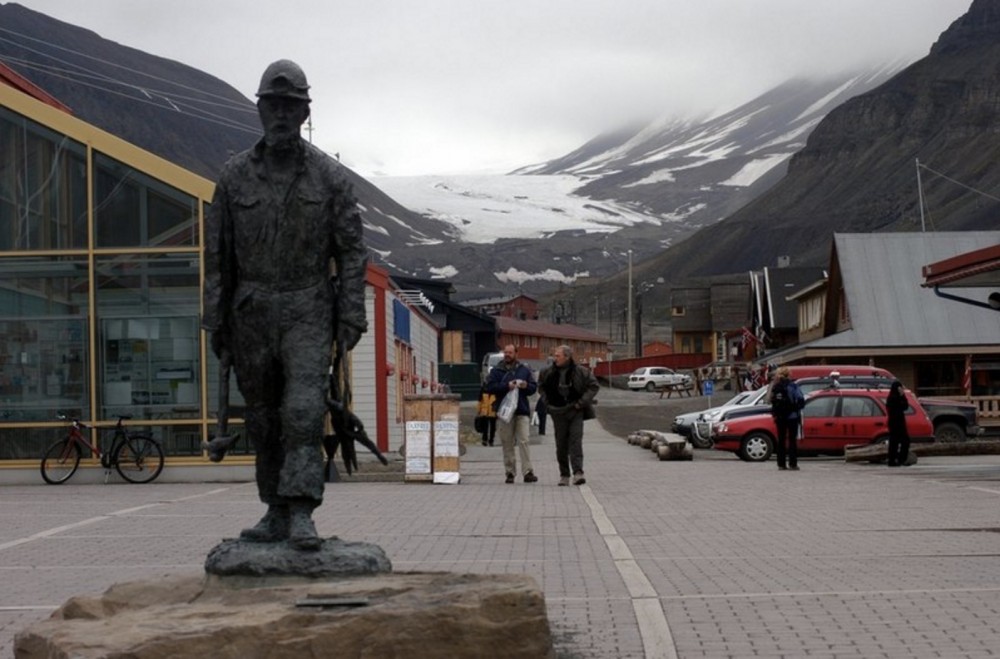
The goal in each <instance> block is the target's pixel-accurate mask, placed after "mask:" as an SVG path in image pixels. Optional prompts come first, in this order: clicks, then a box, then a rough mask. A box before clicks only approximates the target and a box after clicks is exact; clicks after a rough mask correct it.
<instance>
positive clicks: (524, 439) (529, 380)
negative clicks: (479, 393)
mask: <svg viewBox="0 0 1000 659" xmlns="http://www.w3.org/2000/svg"><path fill="white" fill-rule="evenodd" d="M486 391H488V392H489V393H491V394H493V395H494V396H496V401H495V402H494V405H496V406H497V409H498V408H499V406H500V404H501V403H502V402H503V399H504V397H505V396H506V395H507V394H508V393H509V392H514V395H516V396H517V409H516V411H515V412H514V417H513V418H512V419H511V420H510V422H505V421H504V420H503V419H497V434H498V435H500V445H501V446H502V447H503V466H504V470H505V471H506V473H507V479H506V482H507V483H513V482H514V475H515V474H516V473H517V460H516V459H515V454H514V448H515V445H516V447H517V453H518V454H519V455H520V458H521V473H522V474H523V475H524V482H525V483H534V482H536V481H537V480H538V477H537V476H535V472H534V471H533V470H532V468H531V452H530V451H529V449H528V426H529V425H530V421H531V403H530V402H529V401H528V397H529V396H531V395H532V394H534V393H535V392H536V391H538V383H537V382H535V376H534V375H533V374H532V372H531V369H530V368H529V367H528V366H526V365H525V364H522V363H521V362H519V361H518V360H517V348H515V347H514V346H513V345H507V346H504V349H503V361H501V362H500V363H499V364H497V365H496V366H494V367H493V368H492V369H491V370H490V376H489V377H488V378H487V379H486Z"/></svg>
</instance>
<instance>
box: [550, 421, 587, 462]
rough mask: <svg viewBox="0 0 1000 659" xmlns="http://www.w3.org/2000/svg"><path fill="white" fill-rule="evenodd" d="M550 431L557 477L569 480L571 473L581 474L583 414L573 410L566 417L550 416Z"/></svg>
mask: <svg viewBox="0 0 1000 659" xmlns="http://www.w3.org/2000/svg"><path fill="white" fill-rule="evenodd" d="M552 429H553V433H554V434H555V438H556V461H557V462H558V463H559V475H560V476H561V477H563V478H569V476H570V468H572V473H574V474H582V473H583V412H581V411H579V410H574V411H573V412H571V413H570V414H569V415H568V416H563V415H562V414H558V415H557V414H553V415H552Z"/></svg>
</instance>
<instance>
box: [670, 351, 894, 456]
mask: <svg viewBox="0 0 1000 659" xmlns="http://www.w3.org/2000/svg"><path fill="white" fill-rule="evenodd" d="M788 370H789V376H790V377H791V378H792V379H793V380H795V381H796V382H797V383H798V385H799V387H800V388H801V389H802V393H803V394H807V393H809V392H811V391H815V390H817V389H825V388H827V387H836V386H841V387H850V388H858V387H868V386H883V385H884V386H885V387H886V388H887V389H888V387H889V385H890V384H892V381H893V379H894V377H893V375H892V373H890V372H889V371H887V370H885V369H884V368H875V367H871V366H857V365H854V364H844V365H830V364H826V365H820V366H817V365H812V364H807V365H803V366H790V367H789V368H788ZM768 391H769V387H761V388H759V389H755V390H754V391H751V392H746V393H748V394H749V395H747V396H746V397H744V398H742V399H740V400H738V401H736V399H735V398H734V399H733V400H734V401H736V402H735V404H731V403H733V401H730V403H726V404H725V405H721V406H719V407H713V408H711V409H708V410H705V411H704V412H698V413H693V414H694V420H692V421H691V422H690V423H691V427H690V429H689V434H687V435H685V436H686V437H688V438H689V439H690V440H691V443H692V444H694V445H695V446H697V447H698V448H709V447H710V446H711V445H712V435H713V426H714V425H715V424H717V423H719V422H720V421H723V420H725V419H733V418H738V417H742V416H752V415H754V414H761V413H764V412H769V411H770V406H769V405H768V403H767V393H768ZM679 418H680V417H678V419H679ZM684 421H685V422H686V421H687V419H685V420H684ZM674 425H677V426H679V423H678V420H677V419H674ZM674 432H677V431H676V430H675V431H674Z"/></svg>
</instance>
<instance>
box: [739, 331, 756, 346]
mask: <svg viewBox="0 0 1000 659" xmlns="http://www.w3.org/2000/svg"><path fill="white" fill-rule="evenodd" d="M753 343H759V341H758V339H757V337H756V336H754V334H753V332H751V331H750V330H748V329H747V328H746V327H742V328H740V347H741V348H743V349H744V350H746V348H747V346H749V345H751V344H753Z"/></svg>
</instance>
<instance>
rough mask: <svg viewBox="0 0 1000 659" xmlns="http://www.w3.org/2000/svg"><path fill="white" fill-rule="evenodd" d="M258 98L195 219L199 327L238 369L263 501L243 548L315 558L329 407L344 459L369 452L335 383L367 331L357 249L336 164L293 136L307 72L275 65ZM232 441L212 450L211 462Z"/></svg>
mask: <svg viewBox="0 0 1000 659" xmlns="http://www.w3.org/2000/svg"><path fill="white" fill-rule="evenodd" d="M257 97H258V101H257V109H258V113H259V115H260V120H261V124H262V125H263V129H264V137H263V139H261V140H260V141H259V142H258V143H257V144H256V145H255V146H254V147H253V148H251V149H249V150H248V151H245V152H243V153H241V154H239V155H236V156H234V157H233V158H232V159H231V160H230V161H229V162H228V163H226V166H225V168H224V169H223V171H222V174H221V175H220V178H219V182H218V185H217V186H216V189H215V197H214V198H213V200H212V206H211V208H210V209H209V211H208V215H207V217H206V221H205V228H206V234H205V260H204V262H205V288H204V319H203V327H204V328H205V329H206V330H208V331H209V332H211V345H212V350H213V351H214V352H215V354H216V355H217V356H218V358H219V361H220V364H222V365H223V367H222V372H223V375H225V374H226V373H227V372H228V365H229V364H231V365H232V368H233V369H234V370H235V372H236V382H237V385H238V386H239V388H240V391H241V392H242V394H243V397H244V399H245V401H246V414H245V420H246V429H245V432H246V434H247V435H248V437H249V439H250V441H251V442H252V443H253V446H254V449H255V451H256V477H257V489H258V492H259V495H260V499H261V501H263V502H264V503H265V504H267V512H266V513H265V514H264V516H263V518H262V519H261V520H260V521H259V522H258V523H257V524H256V525H255V526H253V527H250V528H248V529H244V530H243V531H242V532H241V534H240V540H242V541H246V542H251V543H270V542H282V541H286V540H287V542H288V545H289V546H291V547H292V548H294V549H297V550H317V549H319V548H320V547H321V545H322V543H323V541H322V540H321V539H320V537H319V536H318V535H317V533H316V527H315V525H314V524H313V520H312V512H313V510H314V509H315V508H316V507H317V506H319V505H320V504H321V503H322V501H323V486H324V455H323V445H322V438H323V434H324V432H323V430H324V427H323V426H324V415H325V413H326V412H327V410H330V411H331V414H332V416H333V422H334V423H333V425H334V428H335V431H336V432H337V434H338V440H339V443H340V445H341V447H342V453H343V456H344V458H345V460H346V459H348V458H353V441H355V440H357V441H361V442H362V443H365V444H366V445H368V446H369V448H372V449H373V450H375V449H374V445H373V444H372V443H371V442H370V440H368V438H367V435H365V434H364V428H363V426H361V424H360V421H358V420H357V417H355V416H354V415H353V414H351V413H350V411H349V402H350V401H349V396H350V394H349V388H346V387H345V382H344V381H345V378H343V377H342V376H343V364H342V362H343V356H344V354H345V353H346V352H347V351H350V350H351V349H352V348H353V347H354V346H355V345H356V344H357V343H358V340H359V339H360V338H361V335H362V334H363V333H364V332H365V331H366V330H367V322H366V320H365V305H364V291H365V264H366V253H367V252H366V248H365V245H364V242H363V239H362V228H361V217H360V215H359V212H358V208H357V204H356V203H355V199H354V196H353V193H352V191H351V188H350V184H349V183H348V181H347V179H346V176H345V173H344V171H343V169H342V168H341V166H340V165H339V163H337V162H336V161H334V160H333V159H332V158H330V157H329V156H327V155H326V154H324V153H323V152H322V151H320V150H319V149H317V148H314V147H313V146H312V145H311V144H309V143H308V142H306V141H305V140H303V139H302V137H301V135H300V128H301V126H302V124H303V123H304V122H305V120H306V119H307V118H308V116H309V103H310V98H309V85H308V84H307V83H306V76H305V73H303V71H302V69H301V68H300V67H299V66H298V65H297V64H295V63H294V62H291V61H289V60H279V61H277V62H274V63H273V64H271V65H270V66H268V67H267V69H266V70H265V71H264V75H263V77H262V78H261V81H260V88H259V89H258V91H257ZM338 375H339V376H341V377H338ZM225 404H226V401H222V402H221V404H220V420H221V416H223V415H224V408H223V406H224V405H225ZM220 426H222V424H220ZM229 439H230V438H228V437H224V438H216V439H215V440H213V442H211V443H210V444H209V447H208V448H209V451H210V453H211V457H212V459H213V460H219V459H221V458H222V455H224V453H225V449H226V448H227V447H228V446H227V445H226V442H228V441H229ZM220 440H221V444H220ZM348 444H350V445H351V446H350V447H348V446H347V445H348ZM376 454H377V450H376ZM377 455H378V454H377ZM379 457H381V456H379Z"/></svg>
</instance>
